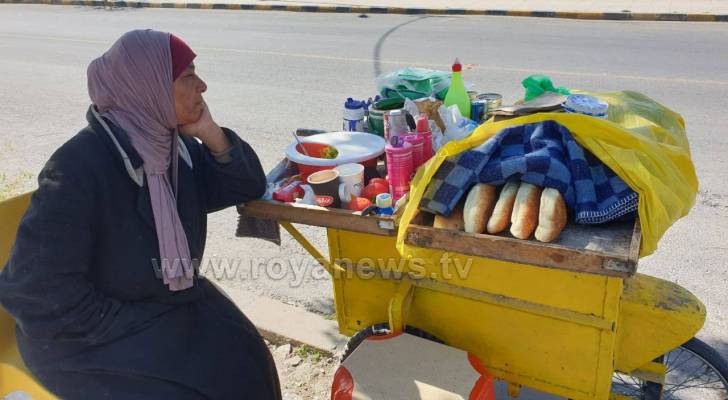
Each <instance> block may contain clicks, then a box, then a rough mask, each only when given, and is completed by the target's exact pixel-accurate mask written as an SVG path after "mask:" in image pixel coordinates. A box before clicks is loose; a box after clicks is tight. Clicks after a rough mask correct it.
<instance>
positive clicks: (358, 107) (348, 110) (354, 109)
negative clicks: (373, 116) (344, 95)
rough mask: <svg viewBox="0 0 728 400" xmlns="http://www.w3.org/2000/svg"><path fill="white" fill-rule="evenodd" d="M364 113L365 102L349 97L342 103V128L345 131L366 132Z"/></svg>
mask: <svg viewBox="0 0 728 400" xmlns="http://www.w3.org/2000/svg"><path fill="white" fill-rule="evenodd" d="M365 115H366V102H364V101H358V100H354V99H352V98H351V97H349V98H348V99H346V102H345V103H344V124H343V130H344V131H347V132H366V131H367V127H366V125H365V124H364V116H365Z"/></svg>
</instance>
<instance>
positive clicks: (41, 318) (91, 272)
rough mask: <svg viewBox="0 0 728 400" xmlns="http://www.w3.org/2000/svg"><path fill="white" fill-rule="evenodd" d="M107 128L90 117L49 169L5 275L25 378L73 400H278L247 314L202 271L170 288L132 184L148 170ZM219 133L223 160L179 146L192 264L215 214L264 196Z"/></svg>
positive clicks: (259, 177) (254, 174)
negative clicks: (225, 150)
mask: <svg viewBox="0 0 728 400" xmlns="http://www.w3.org/2000/svg"><path fill="white" fill-rule="evenodd" d="M99 118H100V117H98V116H97V115H94V113H93V112H92V110H91V109H90V110H89V112H88V113H87V119H88V120H89V125H88V126H87V127H86V128H84V129H83V130H81V131H80V132H79V133H78V134H77V135H75V136H74V137H73V138H71V139H70V140H69V141H68V142H66V143H65V144H64V145H63V146H61V147H60V148H59V149H58V150H57V151H56V152H55V153H54V154H53V155H52V156H51V158H50V160H49V161H48V162H47V163H46V165H45V167H44V168H43V170H42V171H41V173H40V175H39V177H38V186H39V187H38V190H37V191H36V192H35V193H34V194H33V197H32V200H31V204H30V207H29V209H28V210H27V212H26V214H25V216H24V217H23V219H22V222H21V224H20V227H19V230H18V234H17V239H16V243H15V246H14V248H13V250H12V253H11V256H10V259H9V261H8V263H7V265H6V266H5V268H4V269H3V270H2V272H0V303H1V304H2V305H3V306H4V307H5V308H6V309H7V310H8V311H9V312H10V314H12V315H13V316H14V317H15V319H16V321H17V329H16V333H17V340H18V347H19V349H20V353H21V355H22V357H23V360H24V361H25V363H26V365H27V367H28V369H29V370H30V371H31V372H32V373H33V375H34V376H35V377H36V378H37V379H38V380H39V381H40V382H41V383H42V384H44V385H45V386H46V387H47V388H48V389H49V390H50V391H51V392H54V393H55V394H57V395H58V396H60V397H61V398H64V399H150V400H151V399H155V400H157V399H219V400H223V399H261V400H264V399H279V398H280V388H279V383H278V377H277V373H276V369H275V364H274V363H273V360H272V357H271V355H270V352H269V351H268V348H267V347H266V346H265V343H264V341H263V339H262V337H261V336H260V334H259V333H258V331H257V330H256V329H255V327H254V326H253V325H252V324H251V323H250V321H249V320H248V319H247V318H246V317H245V316H244V315H243V314H242V313H241V312H240V311H239V310H238V308H237V307H236V306H235V305H234V304H233V303H232V302H231V301H230V300H229V299H228V298H227V297H226V296H225V295H223V294H222V293H221V292H220V291H219V290H218V289H217V287H216V286H215V285H213V284H212V283H211V282H209V281H208V280H207V279H205V278H204V277H201V276H198V273H197V269H195V277H194V286H193V287H192V288H190V289H187V290H183V291H178V292H173V291H170V290H169V289H168V287H167V286H166V285H165V284H164V282H163V281H162V279H161V275H160V274H161V272H160V270H159V268H158V267H159V263H156V265H155V262H154V260H158V259H159V245H158V241H157V234H156V230H155V226H154V219H153V214H152V208H151V202H150V199H149V190H148V188H147V186H146V179H143V180H142V181H139V180H138V179H137V180H135V179H133V177H134V175H135V174H134V172H136V174H137V178H138V177H139V173H140V171H141V170H140V167H141V166H142V164H143V161H142V160H141V158H140V157H139V155H138V153H137V152H136V151H135V150H134V148H133V147H132V146H131V143H130V141H129V138H128V136H127V135H126V133H125V132H123V131H122V130H121V129H119V128H118V127H115V126H113V125H112V124H110V123H109V121H106V120H105V122H106V123H107V124H108V125H109V126H110V131H111V133H109V132H107V131H106V130H105V128H104V127H103V126H102V124H101V123H100V120H99ZM224 132H225V134H226V135H227V137H228V138H229V139H230V141H231V142H232V143H233V148H232V150H231V151H230V152H229V159H228V160H227V161H228V162H220V161H218V159H216V158H215V157H214V156H213V155H212V154H211V153H210V151H209V149H207V148H206V147H205V146H204V145H202V144H200V143H199V142H198V141H197V140H196V139H193V138H189V137H184V136H181V137H182V141H183V143H184V146H183V147H184V148H185V149H186V151H181V152H180V159H179V181H178V185H177V186H178V188H177V209H178V212H179V216H180V219H181V221H182V225H183V227H184V229H185V232H186V235H187V240H188V243H189V247H190V254H191V257H192V258H193V259H201V258H202V255H203V251H204V248H205V238H206V233H207V214H208V213H210V212H213V211H216V210H220V209H223V208H226V207H230V206H233V205H235V204H239V203H243V202H245V201H248V200H252V199H256V198H259V197H260V196H262V195H263V193H264V192H265V185H266V182H265V175H264V173H263V170H262V167H261V165H260V161H259V160H258V157H257V156H256V154H255V152H254V151H253V149H252V148H251V147H250V146H249V145H248V144H247V143H245V142H244V141H243V140H241V139H240V138H239V137H238V136H237V135H236V134H235V133H234V132H232V131H230V130H227V129H224ZM124 154H125V155H126V158H127V161H126V163H125V161H124ZM189 162H191V164H192V166H191V167H190V166H189V165H188V163H189ZM139 183H141V186H140V184H139ZM231 229H233V228H231Z"/></svg>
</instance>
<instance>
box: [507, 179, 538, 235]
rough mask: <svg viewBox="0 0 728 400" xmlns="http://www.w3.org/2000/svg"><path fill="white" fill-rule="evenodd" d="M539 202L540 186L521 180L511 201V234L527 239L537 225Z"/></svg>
mask: <svg viewBox="0 0 728 400" xmlns="http://www.w3.org/2000/svg"><path fill="white" fill-rule="evenodd" d="M540 203H541V188H540V187H538V186H535V185H531V184H530V183H525V182H521V186H520V187H519V188H518V193H517V194H516V201H515V202H514V203H513V214H512V215H511V234H512V235H513V236H515V237H517V238H519V239H528V238H529V237H530V236H531V234H532V233H533V231H534V230H535V229H536V226H537V225H538V209H539V206H540Z"/></svg>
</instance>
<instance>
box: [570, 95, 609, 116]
mask: <svg viewBox="0 0 728 400" xmlns="http://www.w3.org/2000/svg"><path fill="white" fill-rule="evenodd" d="M564 107H566V108H567V109H571V110H573V111H574V112H577V113H579V114H586V115H591V116H602V115H605V114H606V113H607V110H609V104H607V103H606V102H603V101H601V100H599V99H598V98H596V97H594V96H589V95H586V94H572V95H570V96H569V97H567V98H566V101H565V102H564Z"/></svg>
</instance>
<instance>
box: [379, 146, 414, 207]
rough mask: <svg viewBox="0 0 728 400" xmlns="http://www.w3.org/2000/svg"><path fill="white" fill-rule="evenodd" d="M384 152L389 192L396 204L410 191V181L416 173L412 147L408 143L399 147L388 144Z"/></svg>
mask: <svg viewBox="0 0 728 400" xmlns="http://www.w3.org/2000/svg"><path fill="white" fill-rule="evenodd" d="M384 152H385V153H386V155H387V179H388V180H389V192H390V193H391V194H392V200H393V201H394V202H395V203H396V202H397V200H399V199H400V198H401V197H402V196H404V195H405V194H407V193H408V192H409V189H410V185H409V184H410V179H411V178H412V172H413V171H414V168H413V163H412V145H410V144H409V143H406V142H405V143H404V144H403V145H402V146H399V147H396V146H392V145H391V144H387V145H386V146H385V147H384Z"/></svg>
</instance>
